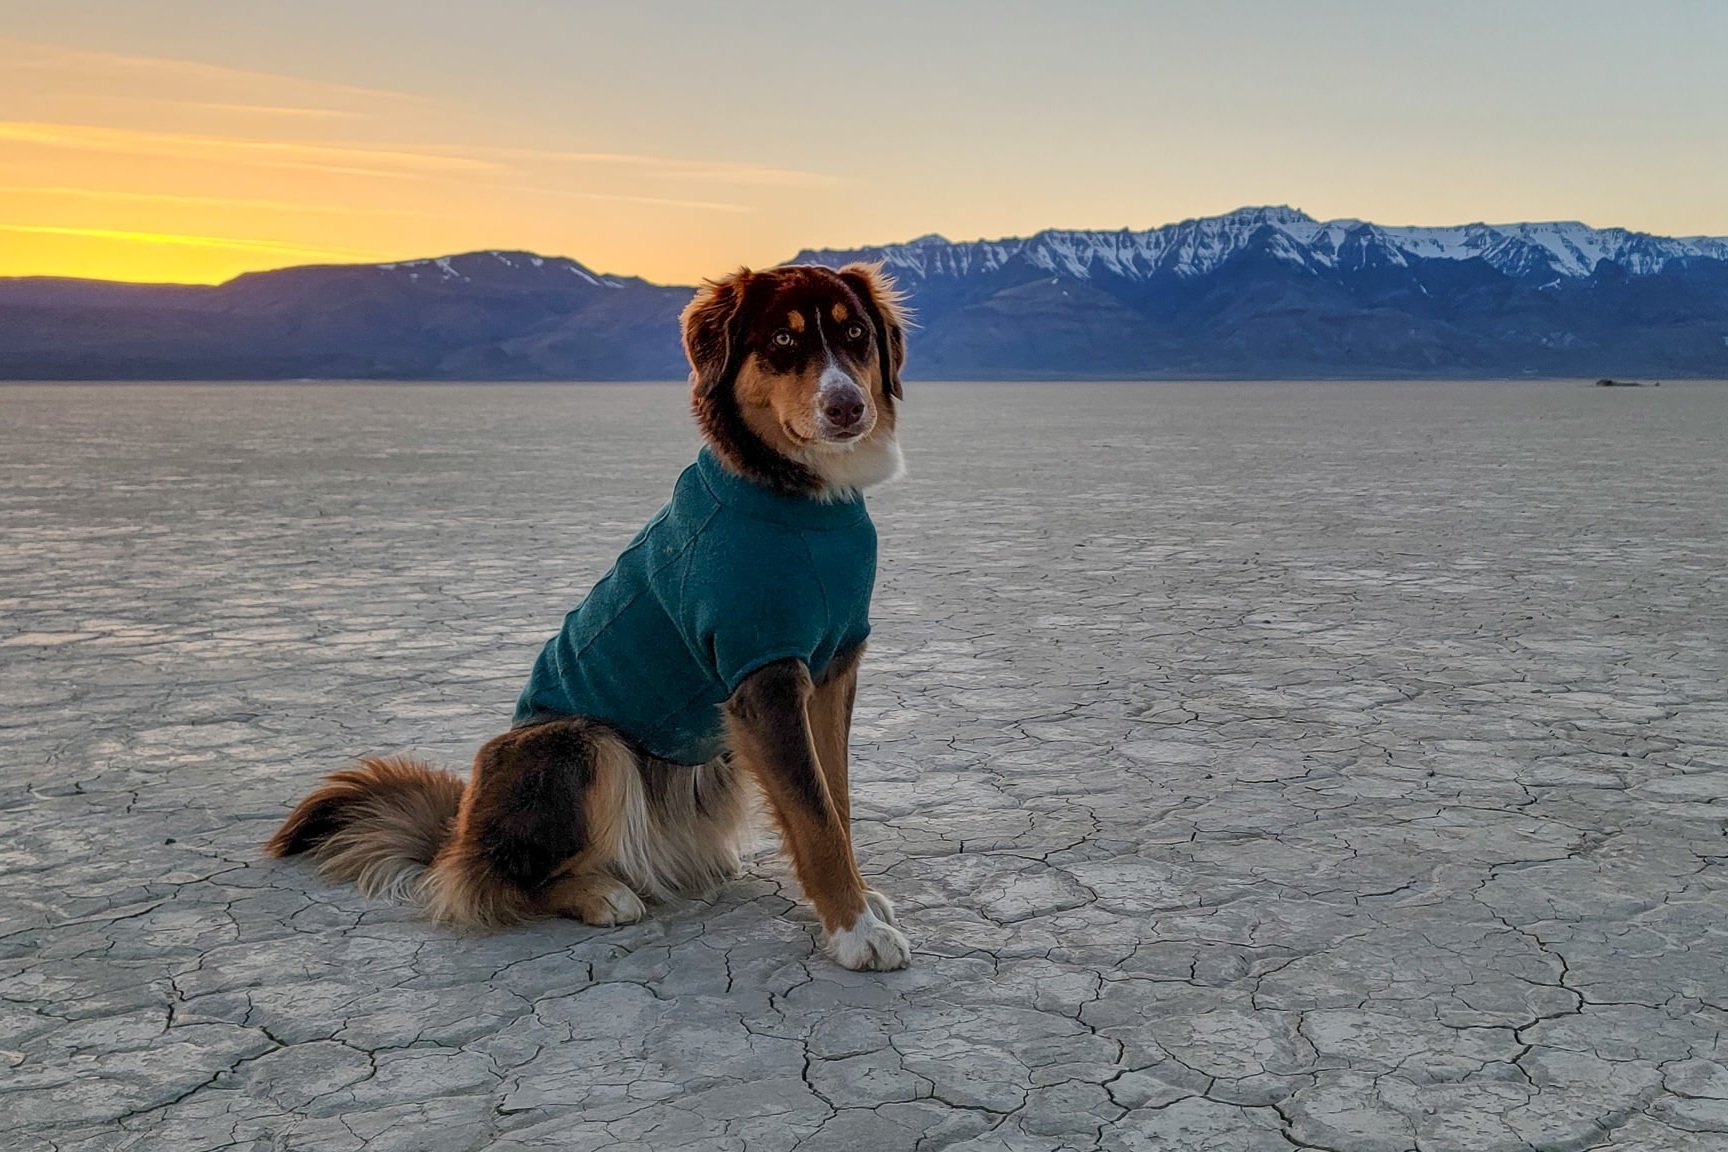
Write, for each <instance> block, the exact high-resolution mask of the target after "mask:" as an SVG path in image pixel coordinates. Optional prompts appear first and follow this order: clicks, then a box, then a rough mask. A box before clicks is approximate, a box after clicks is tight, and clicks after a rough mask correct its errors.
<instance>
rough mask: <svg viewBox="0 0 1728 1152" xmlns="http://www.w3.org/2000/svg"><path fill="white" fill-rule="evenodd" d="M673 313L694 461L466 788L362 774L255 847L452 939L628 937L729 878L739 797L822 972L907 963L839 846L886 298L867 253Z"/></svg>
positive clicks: (893, 449)
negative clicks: (549, 921)
mask: <svg viewBox="0 0 1728 1152" xmlns="http://www.w3.org/2000/svg"><path fill="white" fill-rule="evenodd" d="M681 323H682V327H683V339H684V349H685V353H686V355H687V356H688V358H689V362H690V368H691V373H690V382H691V411H692V414H693V415H694V417H695V420H696V423H697V425H698V427H699V428H700V430H701V433H702V438H703V441H704V444H703V448H702V450H701V452H700V454H699V456H698V458H697V461H696V462H695V463H694V464H692V465H691V466H690V467H689V468H687V469H686V470H685V471H684V473H683V474H682V475H681V476H680V477H679V479H678V482H677V484H676V486H675V487H674V490H673V495H672V498H671V499H670V501H669V502H668V503H667V505H666V506H665V507H664V508H662V509H661V511H660V512H659V513H658V514H657V515H656V516H655V517H654V518H652V519H651V520H650V521H649V522H648V524H647V525H646V526H645V527H644V528H643V529H642V531H641V532H640V533H638V535H637V537H636V538H635V540H634V541H632V542H631V544H630V545H629V547H627V548H626V549H625V550H624V552H623V553H622V554H621V555H620V556H619V559H618V561H617V563H616V564H615V565H614V567H613V568H612V570H611V571H609V572H608V573H607V574H606V575H605V576H603V577H602V578H601V580H600V581H599V582H598V583H597V584H596V585H595V587H594V589H593V591H592V592H591V593H590V594H589V595H588V597H586V598H585V599H584V600H583V601H582V603H581V605H580V606H578V607H577V608H576V609H575V610H574V611H572V612H571V613H570V614H569V615H568V616H566V617H565V621H564V626H563V628H562V629H560V631H559V632H558V634H557V635H555V636H553V637H552V638H551V639H550V640H549V641H547V643H546V645H545V647H544V648H543V649H542V651H541V653H540V655H539V658H538V659H537V661H536V662H535V665H534V669H533V672H532V673H531V675H530V677H529V681H528V685H527V687H526V688H524V689H523V692H522V695H521V698H520V699H519V700H518V702H517V707H516V715H515V719H514V722H513V724H512V727H511V728H510V730H509V731H507V732H505V733H504V734H503V735H501V736H498V737H496V738H494V739H492V740H491V741H489V742H488V743H487V744H485V745H484V746H483V747H482V748H481V749H480V751H479V753H478V754H477V755H476V757H475V759H474V766H473V771H472V773H471V775H470V777H469V778H468V780H467V781H466V782H464V781H463V780H461V779H460V778H459V777H457V776H455V775H453V774H451V773H448V772H445V771H441V770H439V769H435V768H433V767H431V766H430V765H428V764H426V763H424V762H421V761H419V760H415V759H412V758H409V757H405V756H381V757H369V758H365V759H362V760H361V762H360V765H359V767H357V768H354V769H351V770H347V771H341V772H336V773H334V774H332V775H330V776H328V777H327V778H326V779H325V780H324V781H323V782H322V783H321V784H320V785H319V786H318V787H317V788H316V789H314V790H313V791H312V793H311V794H310V795H308V796H307V797H306V799H305V800H303V801H302V802H301V803H300V804H299V806H298V807H296V808H295V809H294V811H293V813H292V814H291V815H289V817H288V818H287V820H286V821H285V822H284V823H283V824H282V826H281V828H280V829H278V830H277V832H276V834H275V835H274V836H273V837H272V838H271V839H270V841H269V843H268V845H267V848H266V850H267V851H268V852H269V853H270V854H271V855H273V856H279V857H280V856H293V855H297V854H301V853H309V854H310V855H311V856H312V858H313V859H314V860H315V861H316V863H317V865H318V867H319V870H320V872H321V873H322V874H323V875H324V876H325V877H327V878H329V879H332V880H339V881H343V882H349V883H354V884H357V885H358V886H359V887H360V888H361V889H362V890H363V891H365V892H367V893H368V894H373V895H384V894H389V895H395V896H397V897H398V898H404V899H407V900H410V901H412V902H414V903H416V904H418V905H419V906H420V907H422V908H423V909H424V910H425V912H426V913H428V914H429V915H430V916H431V917H433V918H434V919H436V920H439V921H443V922H446V923H451V924H454V925H460V926H473V927H483V928H484V927H496V926H501V925H505V924H510V923H513V922H517V921H520V920H523V919H526V918H529V917H533V916H540V915H561V916H570V917H575V918H577V919H580V920H582V921H585V922H586V923H589V924H598V925H611V924H626V923H631V922H634V921H636V920H639V919H640V918H641V917H642V916H643V915H645V913H646V908H645V905H644V903H643V901H644V898H646V899H648V900H666V899H670V898H673V897H675V896H679V895H693V894H699V893H702V892H705V891H710V890H712V889H713V888H714V887H715V886H717V885H718V884H720V883H723V882H725V881H726V880H728V879H731V878H734V877H736V876H737V875H739V874H740V872H741V868H742V863H741V861H742V852H743V845H744V842H745V837H746V835H747V831H748V829H747V824H748V816H749V812H750V810H751V804H750V802H749V801H750V796H749V792H748V785H749V782H750V781H754V783H755V785H757V786H758V788H759V790H760V792H761V794H762V796H763V798H764V800H765V801H766V805H765V806H766V808H767V809H768V810H769V811H770V812H771V813H772V815H773V817H774V818H775V820H776V821H777V823H778V825H779V828H780V832H781V839H782V842H783V846H784V848H785V850H786V852H787V854H788V855H789V856H790V857H791V861H792V865H793V870H794V872H795V873H796V875H797V877H798V881H799V883H800V885H801V886H802V888H803V890H804V893H805V894H806V896H807V897H808V899H809V900H810V902H811V904H812V905H813V906H814V909H815V912H816V915H817V918H818V919H819V920H820V921H821V925H822V931H823V944H824V947H825V949H826V951H827V953H828V954H829V956H831V957H832V958H833V959H834V960H835V961H836V962H837V963H839V964H840V965H842V966H844V967H846V968H852V969H872V970H882V971H886V970H890V969H896V968H901V967H904V966H905V965H906V964H907V963H908V961H909V960H910V957H911V947H910V945H909V943H908V941H907V939H906V936H905V935H904V934H903V933H902V932H901V931H900V929H899V927H898V925H897V922H896V919H895V914H894V906H893V904H892V902H891V901H890V900H889V899H888V898H887V897H886V896H884V895H883V894H882V893H880V892H878V891H876V890H875V889H873V888H872V887H870V886H869V885H868V884H867V883H865V881H864V879H863V877H862V875H861V874H860V872H859V870H858V864H857V860H856V857H855V856H854V853H853V846H852V836H851V800H850V781H849V778H848V771H849V769H848V763H847V746H848V742H849V738H850V732H851V725H852V709H853V700H854V697H855V693H856V689H857V682H858V669H859V662H860V660H861V658H862V656H863V654H864V648H865V640H866V637H867V635H868V633H869V618H868V609H869V601H870V592H871V587H872V585H873V583H874V579H875V562H876V535H875V529H874V527H873V526H872V524H871V521H870V518H869V514H868V512H867V511H866V510H865V506H864V502H863V496H862V492H863V490H864V489H866V488H869V487H871V486H873V485H876V484H879V483H882V482H884V481H887V480H890V479H893V478H894V477H896V476H897V475H898V474H899V473H900V471H901V468H902V464H901V452H900V447H899V443H898V441H897V439H896V432H897V416H898V411H897V405H898V403H899V401H900V400H901V399H902V397H903V390H902V386H901V380H900V374H901V369H902V367H903V365H904V363H905V358H906V327H907V323H908V319H907V315H906V312H905V309H904V306H903V301H902V298H901V296H900V294H899V293H898V292H897V291H896V289H895V287H894V284H893V281H892V280H891V279H890V278H888V277H887V276H886V275H884V274H883V273H882V271H881V270H880V268H878V267H876V266H873V265H865V264H854V265H849V266H847V267H845V268H842V269H839V270H838V271H835V270H831V269H828V268H824V267H819V266H814V265H788V266H782V267H778V268H773V269H769V270H767V271H762V272H752V271H750V270H749V269H740V270H739V271H738V272H736V273H734V274H733V275H730V276H726V277H724V278H722V279H719V280H714V281H708V282H706V283H705V284H704V285H703V286H702V287H701V288H700V289H699V290H698V291H697V293H696V295H695V296H694V298H693V299H692V300H691V302H690V304H689V306H688V307H687V308H686V309H685V310H684V313H683V315H682V318H681Z"/></svg>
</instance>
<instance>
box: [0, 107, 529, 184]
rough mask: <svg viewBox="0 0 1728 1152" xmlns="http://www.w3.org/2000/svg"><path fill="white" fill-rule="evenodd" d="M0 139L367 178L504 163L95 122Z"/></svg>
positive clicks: (29, 127)
mask: <svg viewBox="0 0 1728 1152" xmlns="http://www.w3.org/2000/svg"><path fill="white" fill-rule="evenodd" d="M0 141H11V142H13V143H17V144H35V145H39V146H43V147H51V148H76V149H81V150H84V151H93V152H122V153H127V154H132V155H150V156H166V157H171V158H176V159H186V160H204V161H227V162H230V163H246V164H257V165H264V166H268V167H280V168H310V169H314V170H318V171H325V172H343V173H353V174H363V175H368V176H415V175H425V174H444V173H452V172H470V173H472V172H485V171H497V170H502V169H503V165H501V164H497V163H495V162H492V161H488V160H479V159H475V158H474V157H472V156H461V155H454V154H450V153H446V152H442V151H413V150H407V149H400V148H373V147H363V146H350V145H343V144H323V143H309V142H303V141H292V140H256V139H248V138H242V137H232V136H202V135H193V134H188V133H179V132H147V131H140V130H138V129H133V128H104V127H100V126H98V125H94V124H52V123H39V122H32V121H21V120H9V121H0Z"/></svg>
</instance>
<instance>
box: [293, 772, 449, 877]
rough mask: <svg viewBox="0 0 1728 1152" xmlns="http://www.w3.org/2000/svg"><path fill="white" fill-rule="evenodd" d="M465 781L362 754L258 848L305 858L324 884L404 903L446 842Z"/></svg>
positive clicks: (310, 798)
mask: <svg viewBox="0 0 1728 1152" xmlns="http://www.w3.org/2000/svg"><path fill="white" fill-rule="evenodd" d="M463 788H464V784H463V782H462V781H461V780H460V779H459V778H457V777H456V776H453V775H451V774H450V773H449V772H443V771H440V770H439V769H436V768H434V767H432V766H431V765H430V764H427V763H425V762H424V761H422V760H415V759H413V758H412V757H408V756H368V757H365V758H364V759H362V760H361V761H360V767H358V768H352V769H349V770H347V771H345V772H333V773H331V774H330V775H329V776H327V777H325V778H324V782H323V783H322V784H320V785H319V786H318V787H317V788H314V789H313V790H312V794H311V795H309V796H307V797H306V799H304V800H302V801H301V802H300V805H299V807H297V808H295V809H294V811H293V813H292V814H290V815H289V817H288V819H287V820H285V821H283V823H282V827H280V828H278V829H277V830H276V835H274V836H272V837H271V838H270V842H269V843H268V844H266V845H265V846H264V850H265V851H266V852H268V853H270V855H272V856H297V855H299V854H300V853H302V852H310V853H311V854H312V858H313V859H314V860H316V861H317V862H318V871H319V873H320V874H321V875H323V876H324V877H325V878H326V879H330V880H337V881H343V882H346V883H350V884H354V885H356V886H358V887H359V889H360V890H361V891H362V892H364V893H366V894H367V895H368V896H391V897H394V898H396V899H404V898H407V897H409V896H410V895H411V893H412V890H413V887H414V884H415V881H416V880H417V879H418V878H419V876H420V874H421V873H422V872H423V871H424V870H425V867H426V865H428V864H430V863H431V862H432V858H433V857H434V856H436V855H437V854H438V850H439V849H440V848H442V847H443V846H444V843H445V841H447V840H448V839H450V836H451V832H452V830H453V828H454V826H455V821H456V811H457V809H458V808H459V807H460V806H461V804H462V791H463Z"/></svg>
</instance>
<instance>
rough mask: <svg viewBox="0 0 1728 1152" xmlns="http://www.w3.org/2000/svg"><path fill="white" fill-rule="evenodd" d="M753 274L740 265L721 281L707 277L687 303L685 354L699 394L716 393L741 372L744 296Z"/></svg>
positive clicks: (685, 309) (683, 321)
mask: <svg viewBox="0 0 1728 1152" xmlns="http://www.w3.org/2000/svg"><path fill="white" fill-rule="evenodd" d="M753 276H754V273H752V272H751V271H750V269H748V268H740V269H738V271H736V272H734V273H732V275H730V276H723V277H721V278H720V279H718V280H704V281H703V282H702V287H700V288H698V289H696V295H695V296H694V297H692V298H691V300H690V303H689V304H687V305H685V306H684V315H683V316H682V317H681V322H682V324H683V326H684V355H686V356H687V357H689V359H690V382H691V387H692V388H693V389H694V390H695V393H696V395H697V396H698V397H706V396H711V395H713V394H714V393H715V392H716V391H718V390H719V389H720V388H722V387H725V386H728V385H730V384H731V383H732V381H733V379H735V378H736V377H737V375H738V369H739V367H740V366H741V365H742V363H743V360H744V322H745V319H746V316H745V311H744V297H745V295H746V293H747V291H748V289H749V286H750V281H751V278H752V277H753Z"/></svg>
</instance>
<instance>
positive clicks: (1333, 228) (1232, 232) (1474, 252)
mask: <svg viewBox="0 0 1728 1152" xmlns="http://www.w3.org/2000/svg"><path fill="white" fill-rule="evenodd" d="M1257 245H1259V246H1263V247H1264V249H1265V251H1266V253H1267V254H1269V255H1270V256H1272V257H1273V258H1274V259H1277V260H1282V261H1284V262H1286V263H1288V264H1290V265H1292V266H1295V267H1306V268H1311V269H1315V270H1319V269H1344V270H1351V269H1357V268H1363V267H1368V266H1373V265H1390V266H1394V267H1404V266H1407V265H1409V264H1410V263H1412V262H1413V261H1417V260H1471V259H1481V260H1483V261H1484V262H1486V263H1487V264H1488V265H1489V266H1490V267H1492V268H1494V269H1495V270H1497V271H1499V272H1501V273H1504V274H1506V275H1509V276H1516V277H1520V278H1524V277H1528V276H1533V275H1541V274H1544V273H1547V274H1552V275H1553V276H1563V277H1569V278H1578V277H1583V276H1588V275H1590V274H1591V273H1592V272H1594V271H1595V270H1596V267H1597V265H1598V264H1599V263H1600V262H1602V261H1604V260H1606V261H1608V262H1609V263H1611V264H1617V265H1619V266H1620V267H1621V268H1623V269H1625V271H1626V272H1627V273H1628V274H1629V275H1633V276H1649V275H1654V274H1656V273H1659V272H1661V271H1662V270H1663V268H1665V267H1666V266H1667V265H1668V263H1669V262H1670V261H1672V260H1683V259H1687V258H1690V257H1707V258H1709V259H1713V260H1728V238H1717V237H1705V236H1697V237H1689V238H1684V239H1669V238H1667V237H1662V236H1652V235H1650V234H1649V233H1645V232H1629V231H1627V230H1626V229H1624V228H1592V227H1590V226H1589V225H1587V224H1580V223H1577V222H1576V221H1565V222H1559V223H1550V224H1459V225H1454V226H1449V227H1440V228H1412V227H1387V226H1384V225H1379V224H1370V223H1367V222H1365V221H1362V220H1349V219H1345V220H1325V221H1321V220H1316V219H1314V218H1313V217H1312V216H1309V215H1308V214H1307V213H1305V212H1301V211H1298V210H1297V209H1294V208H1290V207H1283V206H1280V207H1264V208H1239V209H1237V210H1236V211H1234V212H1230V213H1227V214H1225V215H1223V216H1206V217H1202V218H1200V219H1197V220H1184V221H1182V222H1181V223H1179V224H1167V225H1165V226H1164V227H1162V228H1151V229H1148V230H1146V231H1144V232H1133V231H1129V230H1127V229H1123V230H1122V231H1119V232H1092V231H1068V230H1061V229H1052V230H1050V231H1046V232H1039V233H1037V234H1036V235H1034V236H1029V237H1026V238H1024V239H1009V240H972V241H963V242H959V243H956V242H953V241H950V240H946V239H944V238H943V237H941V236H935V235H931V236H920V237H919V238H918V239H916V240H911V241H908V242H907V243H904V244H889V245H885V246H882V247H879V248H860V249H854V250H851V251H835V250H809V251H805V252H801V253H799V255H798V257H797V258H796V259H797V260H798V261H800V262H811V263H821V264H838V263H845V262H847V261H849V260H872V261H874V260H880V261H881V262H882V263H883V264H885V265H886V266H887V267H888V268H889V269H890V270H891V271H893V272H896V273H898V274H900V275H901V276H904V277H907V278H909V279H910V280H912V281H918V280H928V279H935V278H938V277H955V278H958V277H967V276H977V275H984V274H989V273H995V272H999V271H1002V270H1004V269H1009V268H1012V267H1014V266H1015V265H1016V264H1019V265H1023V266H1025V267H1027V268H1032V269H1037V270H1039V271H1042V272H1049V273H1052V274H1055V275H1059V276H1071V277H1074V278H1075V279H1078V280H1090V279H1094V278H1097V277H1101V276H1115V277H1119V278H1122V279H1125V280H1131V281H1147V280H1152V279H1155V278H1157V277H1160V276H1172V277H1176V278H1178V279H1191V278H1194V277H1197V276H1204V275H1207V274H1208V273H1212V272H1215V271H1217V270H1218V269H1219V268H1220V267H1221V266H1223V265H1224V264H1225V263H1226V262H1227V261H1229V260H1230V259H1231V258H1232V257H1234V256H1236V255H1238V254H1240V253H1243V252H1245V251H1248V250H1250V249H1251V248H1253V247H1255V246H1257Z"/></svg>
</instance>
